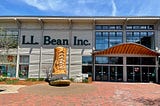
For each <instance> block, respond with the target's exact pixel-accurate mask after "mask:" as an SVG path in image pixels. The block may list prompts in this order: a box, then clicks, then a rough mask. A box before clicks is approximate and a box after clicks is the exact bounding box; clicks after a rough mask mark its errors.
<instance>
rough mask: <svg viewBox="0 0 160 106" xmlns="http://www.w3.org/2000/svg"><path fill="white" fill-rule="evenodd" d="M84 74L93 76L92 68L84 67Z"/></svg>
mask: <svg viewBox="0 0 160 106" xmlns="http://www.w3.org/2000/svg"><path fill="white" fill-rule="evenodd" d="M82 73H83V74H88V75H89V76H91V75H92V66H82Z"/></svg>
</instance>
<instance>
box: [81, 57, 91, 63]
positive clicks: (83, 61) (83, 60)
mask: <svg viewBox="0 0 160 106" xmlns="http://www.w3.org/2000/svg"><path fill="white" fill-rule="evenodd" d="M82 64H92V56H82Z"/></svg>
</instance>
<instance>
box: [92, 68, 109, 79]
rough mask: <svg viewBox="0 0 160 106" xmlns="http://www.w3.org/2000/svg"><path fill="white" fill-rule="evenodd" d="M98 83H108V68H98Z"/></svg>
mask: <svg viewBox="0 0 160 106" xmlns="http://www.w3.org/2000/svg"><path fill="white" fill-rule="evenodd" d="M95 70H96V81H108V67H107V66H96V67H95Z"/></svg>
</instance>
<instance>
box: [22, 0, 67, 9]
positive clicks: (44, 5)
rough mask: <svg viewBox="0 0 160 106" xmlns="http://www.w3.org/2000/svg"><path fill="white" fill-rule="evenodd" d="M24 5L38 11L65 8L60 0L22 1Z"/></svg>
mask: <svg viewBox="0 0 160 106" xmlns="http://www.w3.org/2000/svg"><path fill="white" fill-rule="evenodd" d="M23 1H24V2H25V3H26V4H28V5H30V6H33V7H36V8H37V9H39V10H60V9H61V8H62V7H64V6H65V2H63V1H62V0H23Z"/></svg>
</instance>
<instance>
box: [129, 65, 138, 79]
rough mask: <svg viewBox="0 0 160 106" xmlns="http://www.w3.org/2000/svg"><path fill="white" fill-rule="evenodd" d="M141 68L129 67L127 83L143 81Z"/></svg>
mask: <svg viewBox="0 0 160 106" xmlns="http://www.w3.org/2000/svg"><path fill="white" fill-rule="evenodd" d="M140 75H141V73H140V67H138V66H128V67H127V81H128V82H140V81H141V76H140Z"/></svg>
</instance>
